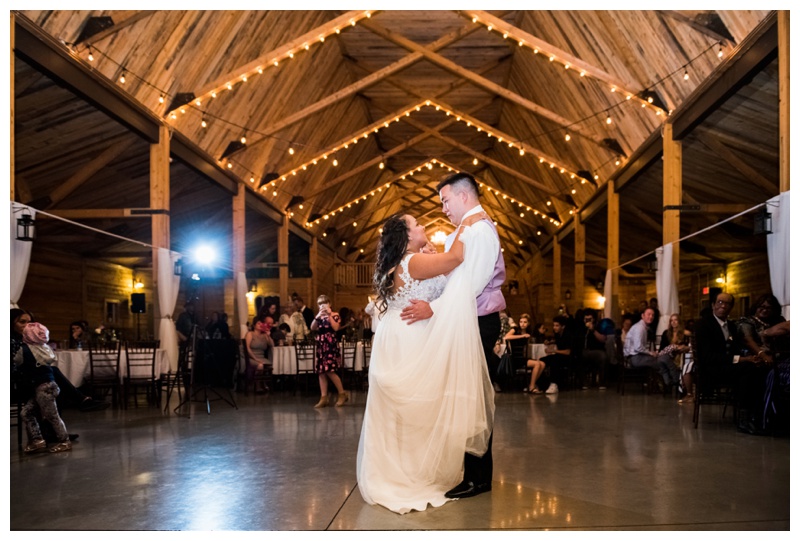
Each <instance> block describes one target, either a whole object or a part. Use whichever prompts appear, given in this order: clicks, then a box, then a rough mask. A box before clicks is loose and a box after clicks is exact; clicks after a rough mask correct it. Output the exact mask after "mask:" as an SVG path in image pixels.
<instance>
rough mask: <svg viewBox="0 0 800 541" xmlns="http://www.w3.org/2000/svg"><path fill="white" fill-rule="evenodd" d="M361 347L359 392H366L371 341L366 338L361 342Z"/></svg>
mask: <svg viewBox="0 0 800 541" xmlns="http://www.w3.org/2000/svg"><path fill="white" fill-rule="evenodd" d="M361 347H362V348H364V367H363V368H362V370H361V390H363V391H366V390H368V389H369V361H370V359H371V358H372V339H371V338H366V339H364V340H362V341H361Z"/></svg>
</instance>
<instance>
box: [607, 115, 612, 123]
mask: <svg viewBox="0 0 800 541" xmlns="http://www.w3.org/2000/svg"><path fill="white" fill-rule="evenodd" d="M606 124H611V115H609V116H608V117H607V118H606Z"/></svg>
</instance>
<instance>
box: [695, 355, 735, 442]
mask: <svg viewBox="0 0 800 541" xmlns="http://www.w3.org/2000/svg"><path fill="white" fill-rule="evenodd" d="M695 368H699V367H698V365H697V364H695ZM700 372H701V371H700V370H695V371H694V375H693V378H694V387H695V395H694V412H693V414H692V422H693V423H694V427H695V429H696V428H697V425H698V424H699V423H700V406H702V405H705V406H711V405H717V406H722V418H723V419H724V418H725V412H726V411H727V409H728V405H729V404H731V405H732V404H734V403H735V402H734V394H733V384H732V381H730V379H729V378H727V377H718V378H715V380H714V381H709V380H710V379H711V378H710V377H709V376H708V374H706V375H705V376H702V375H701V373H700ZM733 411H734V419H733V420H734V422H735V421H736V420H737V419H736V408H734V410H733Z"/></svg>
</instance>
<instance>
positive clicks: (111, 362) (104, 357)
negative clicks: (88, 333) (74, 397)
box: [89, 342, 122, 406]
mask: <svg viewBox="0 0 800 541" xmlns="http://www.w3.org/2000/svg"><path fill="white" fill-rule="evenodd" d="M121 353H122V342H113V343H111V344H90V345H89V388H90V389H91V391H90V392H91V393H92V396H93V397H96V396H97V393H98V392H102V393H103V398H105V395H106V394H107V393H108V392H109V391H110V392H111V404H112V406H116V405H117V403H118V398H117V397H118V396H119V394H120V390H121V388H122V382H121V380H120V373H119V364H120V355H121Z"/></svg>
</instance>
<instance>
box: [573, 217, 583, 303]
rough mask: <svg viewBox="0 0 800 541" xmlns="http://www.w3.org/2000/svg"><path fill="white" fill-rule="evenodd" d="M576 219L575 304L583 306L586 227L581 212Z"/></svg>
mask: <svg viewBox="0 0 800 541" xmlns="http://www.w3.org/2000/svg"><path fill="white" fill-rule="evenodd" d="M574 217H575V218H574V219H575V302H576V304H577V306H583V305H584V302H583V297H584V294H583V290H584V288H585V283H586V267H585V261H586V226H585V225H583V222H581V216H580V213H579V212H576V213H575V214H574Z"/></svg>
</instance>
